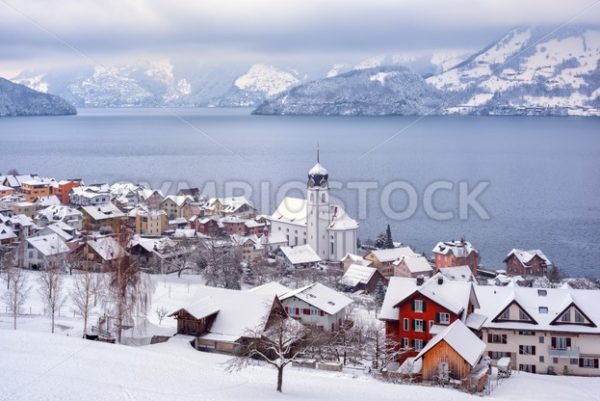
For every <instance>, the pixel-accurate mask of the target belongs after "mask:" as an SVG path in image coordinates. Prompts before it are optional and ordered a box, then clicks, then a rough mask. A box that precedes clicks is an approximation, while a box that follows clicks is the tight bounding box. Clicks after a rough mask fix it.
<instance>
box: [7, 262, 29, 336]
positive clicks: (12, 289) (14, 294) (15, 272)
mask: <svg viewBox="0 0 600 401" xmlns="http://www.w3.org/2000/svg"><path fill="white" fill-rule="evenodd" d="M5 280H6V281H7V289H6V291H5V293H4V301H5V303H6V305H7V306H8V308H9V310H10V312H11V313H12V316H13V329H15V330H16V329H17V317H18V316H19V309H20V308H21V306H23V304H24V303H25V301H26V300H27V296H28V293H29V287H27V283H26V282H27V277H26V275H25V272H24V271H23V269H19V268H18V267H12V268H10V269H8V270H7V272H6V278H5Z"/></svg>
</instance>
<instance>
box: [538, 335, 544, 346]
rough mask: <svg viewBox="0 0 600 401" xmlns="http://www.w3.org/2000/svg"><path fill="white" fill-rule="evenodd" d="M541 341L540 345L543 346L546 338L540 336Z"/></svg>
mask: <svg viewBox="0 0 600 401" xmlns="http://www.w3.org/2000/svg"><path fill="white" fill-rule="evenodd" d="M539 340H540V344H543V343H544V336H540V337H539Z"/></svg>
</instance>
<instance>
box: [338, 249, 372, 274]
mask: <svg viewBox="0 0 600 401" xmlns="http://www.w3.org/2000/svg"><path fill="white" fill-rule="evenodd" d="M341 262H342V268H343V269H344V273H345V272H346V270H348V268H349V267H350V265H355V264H356V265H363V266H371V265H372V264H373V262H372V261H370V260H367V259H364V258H363V257H362V256H359V255H355V254H353V253H347V254H346V256H344V257H343V258H342V260H341Z"/></svg>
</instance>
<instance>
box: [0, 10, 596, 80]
mask: <svg viewBox="0 0 600 401" xmlns="http://www.w3.org/2000/svg"><path fill="white" fill-rule="evenodd" d="M599 3H600V0H555V1H548V0H544V1H542V0H532V1H528V0H494V1H492V0H487V1H486V0H443V1H442V0H435V1H432V0H389V1H388V0H368V1H366V0H362V1H353V0H352V1H349V0H343V1H342V0H258V1H256V0H238V1H234V0H218V1H207V0H181V1H157V0H154V1H152V0H102V1H93V0H0V75H4V76H12V75H15V74H16V73H17V72H19V71H20V70H22V69H27V68H44V69H45V68H53V67H57V66H74V65H83V64H86V65H89V64H95V63H104V64H110V63H113V62H115V63H117V62H127V61H129V60H135V59H153V58H165V57H166V58H172V59H175V58H176V59H182V58H188V59H190V60H195V59H202V60H211V61H213V62H216V63H219V62H223V63H225V62H228V61H231V60H245V61H250V62H257V61H270V62H294V61H295V60H304V61H307V60H320V61H323V62H330V63H334V62H336V60H344V59H349V58H355V59H357V58H363V57H368V56H372V55H377V54H399V53H414V52H422V51H429V50H431V49H452V48H455V49H457V48H460V49H465V48H473V49H476V48H480V47H482V46H485V45H486V44H488V43H490V42H492V41H493V40H495V39H497V38H498V37H500V36H502V35H503V34H504V33H506V32H507V31H508V30H510V29H511V28H513V27H515V26H522V25H532V24H544V25H548V26H549V27H550V29H551V28H552V27H555V26H558V25H560V24H563V23H566V22H569V21H571V22H572V23H597V21H600V4H599Z"/></svg>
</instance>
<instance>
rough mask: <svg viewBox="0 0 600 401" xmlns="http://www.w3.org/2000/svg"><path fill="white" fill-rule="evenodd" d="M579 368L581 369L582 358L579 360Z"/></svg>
mask: <svg viewBox="0 0 600 401" xmlns="http://www.w3.org/2000/svg"><path fill="white" fill-rule="evenodd" d="M579 367H580V368H583V358H579Z"/></svg>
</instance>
